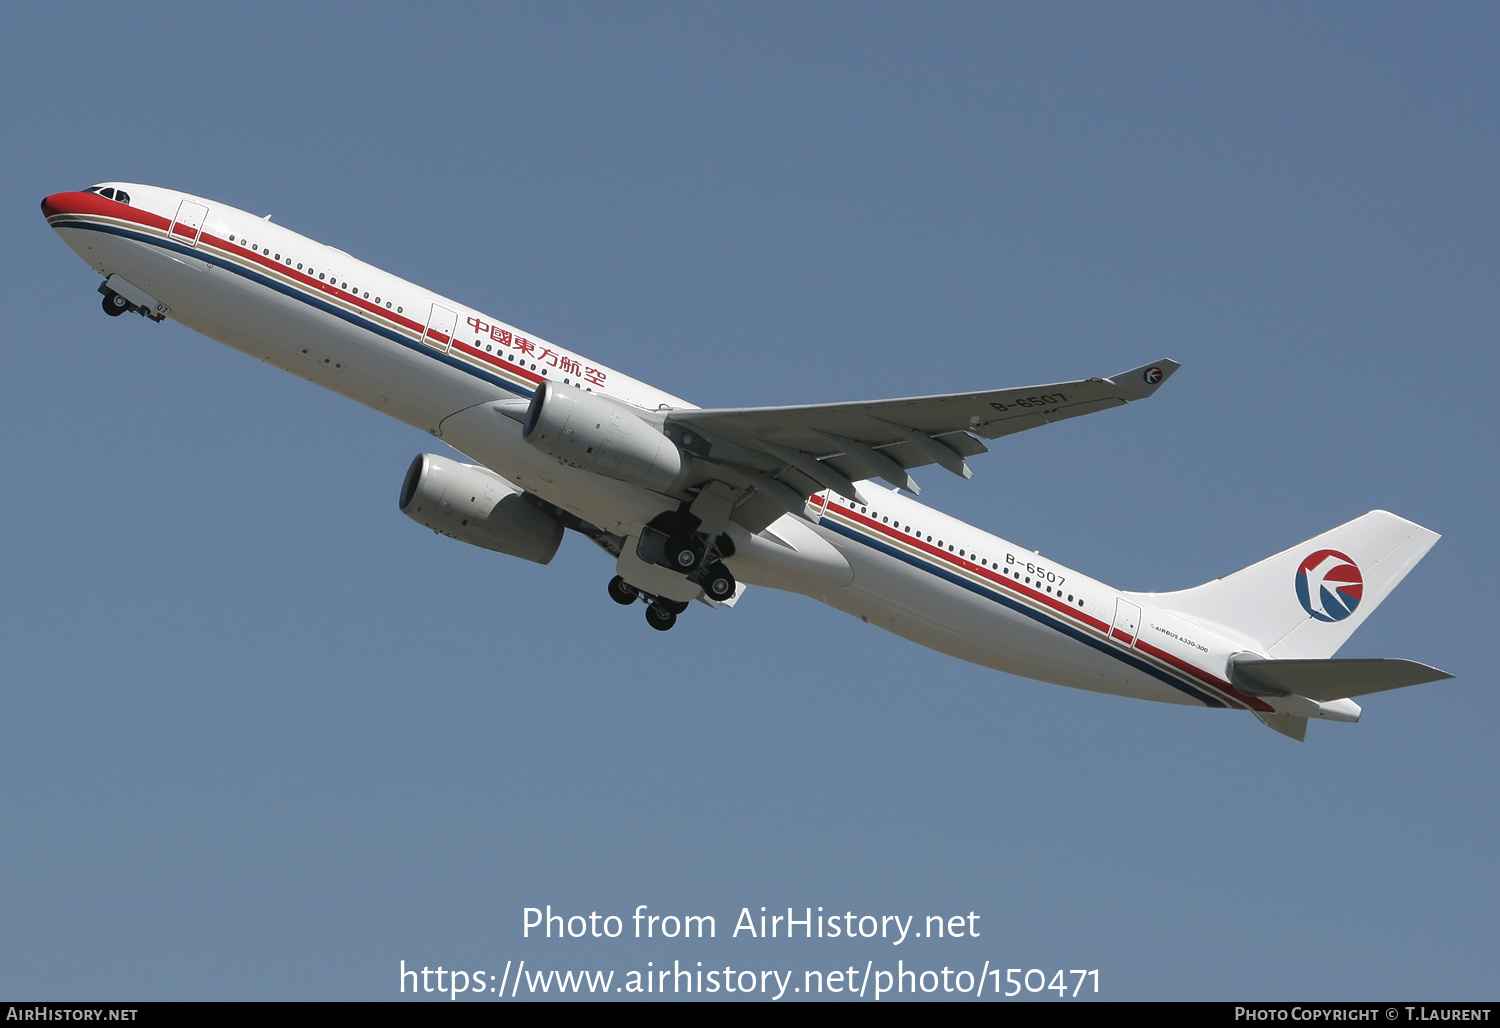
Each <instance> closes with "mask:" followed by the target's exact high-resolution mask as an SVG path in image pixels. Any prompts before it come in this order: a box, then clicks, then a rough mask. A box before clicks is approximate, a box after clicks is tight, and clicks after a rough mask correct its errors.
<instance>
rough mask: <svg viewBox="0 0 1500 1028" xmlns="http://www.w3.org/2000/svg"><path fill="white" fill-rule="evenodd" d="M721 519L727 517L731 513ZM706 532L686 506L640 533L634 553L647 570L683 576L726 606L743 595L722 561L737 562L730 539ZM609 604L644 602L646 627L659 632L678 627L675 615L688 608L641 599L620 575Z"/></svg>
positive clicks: (660, 598) (658, 598) (654, 598)
mask: <svg viewBox="0 0 1500 1028" xmlns="http://www.w3.org/2000/svg"><path fill="white" fill-rule="evenodd" d="M723 513H726V514H727V507H726V509H725V511H724V512H723ZM702 529H703V521H702V520H701V519H700V518H698V517H697V516H696V515H695V514H693V513H692V510H691V509H690V505H688V504H684V505H683V506H682V507H681V508H679V509H678V510H674V511H666V512H664V513H662V514H659V515H657V516H656V517H654V518H652V519H651V521H650V523H648V524H647V525H646V526H645V528H644V529H643V530H642V532H641V535H640V539H639V541H638V542H637V544H636V549H635V553H636V556H637V557H639V558H640V559H641V560H643V561H645V562H646V563H648V564H654V565H656V566H657V567H661V568H666V569H668V570H670V571H675V572H676V573H677V574H679V575H682V576H683V577H684V578H686V579H687V580H688V581H689V582H691V583H693V584H694V585H696V586H697V587H698V588H699V589H702V590H703V595H704V596H705V597H706V598H708V599H709V600H712V601H713V602H715V603H723V602H725V601H726V600H730V599H733V598H734V594H735V592H736V591H737V590H738V589H739V585H738V584H737V583H736V582H735V580H734V575H733V573H731V572H730V570H729V569H728V568H727V567H725V566H724V561H725V560H727V559H728V558H730V557H732V556H734V542H733V541H732V540H731V539H730V538H729V536H727V535H724V534H722V533H719V534H715V533H713V532H705V531H703V530H702ZM673 591H674V592H675V591H676V590H675V589H674V590H673ZM609 598H610V599H612V600H614V601H615V602H616V603H619V604H624V605H625V606H629V605H630V604H632V603H634V602H635V601H636V600H638V599H644V600H645V601H646V604H647V606H646V623H647V624H648V625H650V626H651V627H652V628H654V629H656V630H657V631H658V632H665V631H666V630H667V629H669V628H671V627H672V626H673V625H674V624H676V623H677V615H679V614H681V613H682V612H683V611H685V610H687V607H688V605H687V603H686V602H683V601H681V600H670V599H668V598H667V597H665V596H652V595H649V594H646V593H643V592H641V591H640V590H639V589H638V588H636V587H635V586H633V585H631V584H630V583H629V582H627V581H625V580H624V579H623V578H621V577H619V576H618V575H616V576H615V578H614V579H613V580H612V581H611V582H610V583H609Z"/></svg>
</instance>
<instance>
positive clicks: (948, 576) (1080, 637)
mask: <svg viewBox="0 0 1500 1028" xmlns="http://www.w3.org/2000/svg"><path fill="white" fill-rule="evenodd" d="M823 525H824V526H825V527H827V528H829V529H831V530H832V531H834V532H837V533H838V534H839V535H841V536H843V537H844V538H846V539H852V540H853V541H854V542H857V543H863V544H864V545H866V546H868V547H870V548H871V549H874V550H878V551H880V552H881V553H884V554H887V555H889V556H892V557H895V558H896V559H897V560H900V561H902V562H904V563H906V564H909V565H911V566H912V567H914V568H917V569H918V570H921V571H926V572H927V573H929V574H933V575H937V576H938V577H939V578H942V579H944V580H945V581H948V582H951V583H952V584H954V585H957V586H962V587H963V588H965V589H967V590H969V591H970V592H972V593H974V594H976V595H978V596H983V597H984V598H986V599H989V600H993V601H994V602H996V603H999V604H1001V605H1003V606H1006V607H1009V608H1010V609H1011V610H1014V611H1016V612H1017V613H1019V614H1025V615H1026V616H1027V617H1029V618H1031V619H1032V620H1034V621H1037V622H1039V623H1040V624H1043V625H1046V626H1047V627H1048V628H1051V629H1053V630H1054V631H1058V632H1061V633H1062V634H1063V635H1066V636H1068V637H1069V638H1070V639H1074V640H1076V641H1078V642H1081V643H1083V644H1084V645H1086V646H1092V647H1093V648H1094V649H1096V650H1098V651H1099V652H1100V653H1106V654H1108V655H1109V656H1111V657H1114V658H1115V659H1116V660H1119V661H1122V662H1124V663H1126V664H1128V665H1130V666H1131V667H1133V668H1135V669H1136V670H1137V671H1143V672H1145V673H1146V674H1148V675H1150V676H1151V677H1152V678H1155V679H1158V680H1159V681H1162V682H1165V683H1166V684H1167V685H1170V686H1171V687H1172V688H1174V689H1176V690H1177V691H1179V692H1183V693H1186V694H1187V695H1189V696H1191V697H1192V698H1193V699H1195V700H1197V701H1199V702H1200V703H1202V704H1203V705H1204V706H1206V707H1227V706H1228V704H1226V703H1224V702H1223V701H1221V700H1218V699H1215V698H1214V697H1212V696H1210V695H1208V694H1207V693H1205V692H1202V691H1200V690H1198V689H1196V688H1194V687H1193V686H1191V685H1188V684H1187V683H1185V682H1183V681H1182V680H1181V679H1178V678H1174V677H1173V676H1172V675H1170V674H1168V673H1167V672H1165V671H1163V670H1162V669H1161V668H1159V667H1156V666H1155V665H1153V664H1150V663H1148V662H1146V661H1144V660H1142V659H1141V658H1139V657H1136V656H1134V655H1132V654H1129V653H1125V652H1123V651H1122V650H1119V649H1116V648H1115V647H1114V646H1111V645H1110V644H1109V643H1107V642H1105V641H1104V640H1102V639H1096V638H1094V637H1093V636H1091V635H1089V634H1088V633H1087V632H1084V631H1082V630H1081V629H1078V628H1075V627H1074V626H1072V625H1070V624H1068V623H1067V622H1066V621H1062V620H1060V619H1058V618H1055V617H1053V616H1051V615H1049V614H1046V613H1044V612H1042V611H1039V610H1037V609H1035V608H1034V607H1030V606H1027V605H1026V604H1024V603H1022V602H1020V601H1019V600H1016V599H1014V598H1012V597H1010V596H1006V595H1005V594H1004V593H1001V592H997V591H995V590H994V589H990V588H988V587H986V586H983V585H980V584H979V583H978V582H973V581H970V580H969V579H967V578H964V577H963V576H962V575H959V574H957V573H955V572H953V571H950V570H948V569H947V568H944V567H941V566H937V565H933V564H931V563H929V562H927V561H925V560H922V559H920V558H918V557H914V556H912V555H911V554H909V553H906V552H904V551H903V550H900V549H897V548H896V547H894V546H891V545H890V544H888V543H885V542H882V541H881V540H879V539H876V538H873V537H871V536H868V535H865V534H864V533H863V532H859V531H857V530H855V529H853V528H850V527H848V526H847V525H841V524H839V523H838V522H837V521H831V520H830V519H826V518H825V519H824V521H823Z"/></svg>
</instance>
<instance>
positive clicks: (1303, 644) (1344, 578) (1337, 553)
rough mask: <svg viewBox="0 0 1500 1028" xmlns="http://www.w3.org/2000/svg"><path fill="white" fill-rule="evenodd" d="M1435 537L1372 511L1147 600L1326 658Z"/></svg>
mask: <svg viewBox="0 0 1500 1028" xmlns="http://www.w3.org/2000/svg"><path fill="white" fill-rule="evenodd" d="M1438 538H1439V536H1438V534H1437V533H1436V532H1432V531H1429V530H1428V529H1425V528H1423V527H1422V526H1421V525H1417V524H1413V523H1412V522H1410V521H1407V520H1405V519H1404V518H1398V517H1397V516H1396V515H1394V514H1391V513H1388V512H1386V511H1383V510H1374V511H1371V512H1370V513H1368V514H1366V515H1365V516H1364V517H1360V518H1355V519H1354V520H1353V521H1350V522H1349V523H1348V524H1344V525H1340V526H1339V527H1338V528H1334V529H1330V530H1329V531H1327V532H1324V533H1323V534H1322V535H1320V536H1315V537H1314V538H1312V539H1309V540H1308V541H1307V542H1305V543H1300V544H1299V545H1297V546H1293V547H1292V548H1291V549H1289V550H1282V551H1281V552H1280V553H1278V554H1276V555H1275V556H1274V557H1267V558H1266V559H1265V560H1263V561H1261V562H1260V563H1258V564H1252V565H1250V566H1249V567H1248V568H1245V569H1243V570H1241V571H1236V572H1235V573H1234V574H1232V575H1229V576H1227V577H1225V578H1217V579H1215V580H1214V581H1212V582H1209V583H1207V584H1205V585H1200V586H1196V587H1195V588H1192V589H1183V590H1181V591H1180V592H1174V593H1156V594H1154V595H1153V596H1152V597H1151V601H1152V602H1153V603H1155V604H1156V605H1157V606H1160V607H1164V608H1165V609H1167V610H1171V611H1176V612H1177V613H1179V614H1181V615H1183V616H1184V617H1186V618H1188V619H1190V620H1193V621H1205V622H1209V623H1211V625H1213V626H1218V627H1221V628H1225V629H1228V630H1229V632H1230V634H1231V635H1233V636H1237V637H1242V638H1248V639H1249V640H1251V641H1253V642H1255V643H1257V644H1258V648H1259V649H1260V651H1261V652H1262V653H1264V654H1266V655H1267V656H1269V657H1272V658H1276V659H1286V658H1324V657H1331V656H1333V655H1334V653H1335V652H1337V651H1338V648H1339V647H1340V646H1342V645H1344V643H1345V641H1347V640H1348V638H1349V636H1350V635H1352V634H1354V630H1355V629H1356V628H1358V627H1359V626H1360V625H1361V624H1363V623H1364V620H1365V618H1367V617H1369V615H1370V612H1371V611H1373V610H1374V609H1375V608H1376V607H1378V606H1379V605H1380V601H1381V600H1383V599H1385V598H1386V597H1387V596H1388V595H1390V592H1391V590H1392V589H1394V588H1396V586H1397V585H1398V584H1400V582H1401V580H1402V579H1403V578H1405V577H1406V573H1407V572H1408V571H1410V570H1411V569H1412V568H1413V567H1415V566H1416V564H1417V561H1419V560H1421V559H1422V558H1423V557H1424V556H1425V555H1426V553H1427V551H1428V550H1430V549H1432V545H1433V543H1435V542H1437V541H1438ZM1273 727H1274V726H1273Z"/></svg>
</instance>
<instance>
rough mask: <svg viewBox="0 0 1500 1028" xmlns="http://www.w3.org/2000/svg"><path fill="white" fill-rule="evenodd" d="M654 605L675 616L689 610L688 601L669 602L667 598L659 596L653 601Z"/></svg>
mask: <svg viewBox="0 0 1500 1028" xmlns="http://www.w3.org/2000/svg"><path fill="white" fill-rule="evenodd" d="M652 604H653V605H654V606H657V607H660V608H661V609H662V610H665V611H670V612H671V613H672V614H674V615H675V614H681V613H682V612H683V611H685V610H687V609H688V601H687V600H669V599H667V598H666V597H665V596H658V597H657V598H656V599H655V600H653V601H652Z"/></svg>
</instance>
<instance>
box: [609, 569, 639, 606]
mask: <svg viewBox="0 0 1500 1028" xmlns="http://www.w3.org/2000/svg"><path fill="white" fill-rule="evenodd" d="M608 588H609V598H610V599H612V600H614V601H615V602H616V603H618V604H620V605H621V606H622V607H628V606H630V605H631V604H632V603H634V602H635V601H636V600H638V599H640V596H641V591H640V590H639V589H637V588H636V587H635V586H633V585H631V584H630V583H629V582H627V581H625V579H623V578H621V577H620V576H619V575H616V576H615V577H614V578H611V579H610V580H609V586H608Z"/></svg>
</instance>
